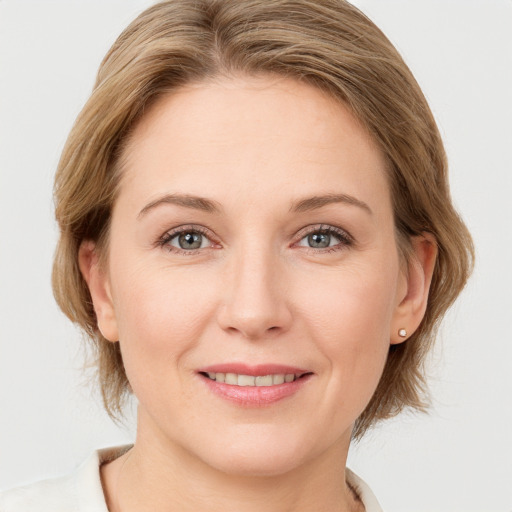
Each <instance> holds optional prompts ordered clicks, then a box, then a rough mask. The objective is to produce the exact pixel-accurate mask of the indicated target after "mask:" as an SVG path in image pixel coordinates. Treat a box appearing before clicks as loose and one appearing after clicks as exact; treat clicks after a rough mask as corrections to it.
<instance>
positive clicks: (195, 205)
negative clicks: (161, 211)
mask: <svg viewBox="0 0 512 512" xmlns="http://www.w3.org/2000/svg"><path fill="white" fill-rule="evenodd" d="M333 203H345V204H349V205H352V206H357V207H359V208H361V209H363V210H365V211H366V212H367V213H369V214H370V215H372V214H373V212H372V210H371V208H370V207H369V206H368V205H367V204H366V203H365V202H364V201H361V200H360V199H357V198H356V197H354V196H351V195H348V194H325V195H323V196H313V197H308V198H305V199H301V200H299V201H297V202H295V203H293V204H292V206H291V208H290V211H291V212H297V213H302V212H308V211H311V210H317V209H319V208H322V207H324V206H327V205H329V204H333ZM163 204H174V205H177V206H182V207H184V208H191V209H194V210H200V211H203V212H206V213H220V212H221V211H222V207H221V206H220V204H219V203H217V201H213V200H211V199H206V198H205V197H198V196H191V195H181V194H166V195H164V196H162V197H160V198H158V199H155V200H154V201H151V202H150V203H148V204H147V205H146V206H144V208H142V210H141V211H140V212H139V215H138V218H140V217H142V216H144V215H146V214H147V213H148V212H149V211H150V210H153V209H154V208H156V207H158V206H161V205H163Z"/></svg>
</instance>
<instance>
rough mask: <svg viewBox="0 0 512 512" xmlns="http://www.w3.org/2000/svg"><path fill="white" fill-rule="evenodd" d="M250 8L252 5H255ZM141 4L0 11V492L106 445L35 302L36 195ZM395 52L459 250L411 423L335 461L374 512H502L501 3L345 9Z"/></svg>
mask: <svg viewBox="0 0 512 512" xmlns="http://www.w3.org/2000/svg"><path fill="white" fill-rule="evenodd" d="M262 1H264V0H262ZM150 3H151V2H149V1H148V0H116V1H114V0H101V1H100V0H96V1H94V0H87V1H86V0H82V1H78V0H52V1H50V0H47V1H45V0H33V1H29V0H0V488H7V487H10V486H13V485H17V484H20V483H24V482H28V481H31V480H34V479H39V478H43V477H49V476H53V475H59V474H62V473H65V472H68V471H70V470H72V469H73V468H74V467H75V466H76V465H77V464H79V463H80V462H81V461H82V460H83V459H84V458H85V457H86V456H87V455H88V454H89V453H90V452H91V451H92V450H93V449H96V448H98V447H102V446H108V445H116V444H124V443H127V442H130V441H131V440H132V439H133V436H134V430H133V421H132V420H130V416H129V420H128V422H127V425H125V426H121V427H116V426H115V425H114V424H112V422H111V421H110V420H109V419H108V417H107V416H106V414H105V413H104V412H103V411H102V408H101V405H100V400H99V397H98V395H97V393H96V392H95V391H94V387H93V386H91V385H90V384H89V383H88V380H89V378H90V375H91V372H90V371H89V372H87V371H86V372H84V371H83V355H84V354H83V349H82V348H81V347H82V346H83V343H82V340H81V337H80V334H79V333H78V331H77V330H76V329H75V328H74V327H73V326H72V325H70V323H69V322H68V321H67V319H65V318H64V316H63V315H62V314H61V313H60V312H59V310H58V309H57V307H56V305H55V303H54V300H53V297H52V292H51V288H50V271H51V260H52V254H53V250H54V244H55V240H56V228H55V224H54V221H53V212H52V196H51V188H52V179H53V174H54V171H55V168H56V165H57V161H58V158H59V153H60V151H61V149H62V146H63V144H64V141H65V139H66V136H67V133H68V131H69V129H70V127H71V125H72V123H73V120H74V118H75V116H76V115H77V114H78V112H79V110H80V108H81V106H82V105H83V103H84V102H85V100H86V98H87V97H88V95H89V93H90V91H91V88H92V84H93V81H94V76H95V73H96V69H97V67H98V65H99V63H100V60H101V58H102V57H103V55H104V54H105V52H106V51H107V49H108V48H109V46H110V45H111V44H112V42H113V41H114V39H115V37H116V36H117V35H118V34H119V32H120V31H121V30H122V29H123V28H124V27H125V26H126V25H127V23H128V22H129V21H130V20H131V19H132V18H133V17H134V16H135V15H136V14H138V13H139V12H140V11H141V10H142V9H143V8H145V7H147V6H148V5H149V4H150ZM356 5H358V6H359V7H360V8H362V10H363V11H364V12H366V13H367V14H368V15H369V16H370V17H371V18H372V19H373V20H374V21H375V22H376V23H377V24H378V25H379V26H380V27H381V28H382V29H383V30H384V32H385V33H386V34H387V35H388V37H389V38H390V39H391V40H392V41H393V42H394V44H395V45H396V46H397V47H398V49H399V50H400V51H401V52H402V54H403V56H404V58H405V59H406V61H407V63H408V64H409V66H410V67H411V69H412V71H413V72H414V74H415V75H416V77H417V79H418V81H419V83H420V85H421V86H422V87H423V90H424V92H425V94H426V96H427V98H428V100H429V101H430V104H431V107H432V109H433V111H434V114H435V116H436V118H437V120H438V123H439V125H440V129H441V132H442V134H443V136H444V139H445V142H446V147H447V151H448V155H449V159H450V165H451V184H452V194H453V197H454V201H455V204H456V205H457V207H458V209H459V210H460V212H461V213H462V215H463V217H464V219H465V220H466V222H467V224H468V226H469V227H470V229H471V231H472V233H473V235H474V240H475V244H476V248H477V265H476V270H475V273H474V276H473V278H472V280H471V282H470V284H469V286H468V287H467V289H466V290H465V292H464V293H463V295H462V297H461V299H460V301H459V302H458V304H457V305H456V307H455V308H454V309H453V310H452V311H451V312H450V314H449V316H448V318H447V320H446V322H445V324H444V326H443V329H442V332H441V336H440V337H439V340H438V344H437V347H436V351H435V353H434V354H433V356H432V358H431V361H430V366H429V368H430V369H429V372H430V382H431V389H432V394H433V407H432V410H431V412H430V414H429V415H410V414H408V415H403V416H401V417H399V418H397V419H395V420H392V421H389V422H388V423H386V424H383V425H382V426H381V427H379V428H377V429H376V430H374V431H373V432H371V433H370V434H369V435H368V436H367V438H365V439H364V440H363V441H362V442H361V443H360V444H359V445H357V446H355V447H354V449H353V450H352V452H351V454H350V457H349V465H350V466H351V467H352V469H354V470H355V471H356V472H358V473H359V474H360V475H361V476H363V478H365V479H366V480H367V481H368V483H369V484H370V485H371V487H372V488H373V490H374V491H375V493H376V495H377V497H378V498H379V501H380V502H381V504H382V505H383V507H384V509H385V510H388V511H393V512H411V511H415V512H423V511H424V512H431V511H436V512H442V511H446V512H457V511H464V512H471V511H479V512H494V511H495V512H498V511H501V512H511V511H512V407H511V405H512V403H511V395H512V371H511V368H512V335H511V322H510V319H511V317H512V293H511V290H512V272H511V271H510V267H511V264H512V201H511V195H512V158H511V156H510V151H511V146H512V122H511V120H512V101H511V94H512V1H510V0H459V1H454V0H453V1H450V0H401V1H398V0H360V1H358V2H357V3H356Z"/></svg>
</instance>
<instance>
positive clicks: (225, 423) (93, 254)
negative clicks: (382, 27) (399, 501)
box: [0, 0, 472, 512]
mask: <svg viewBox="0 0 512 512" xmlns="http://www.w3.org/2000/svg"><path fill="white" fill-rule="evenodd" d="M55 197H56V215H57V219H58V222H59V226H60V229H61V238H60V242H59V246H58V249H57V253H56V257H55V266H54V290H55V294H56V297H57V300H58V302H59V305H60V306H61V308H62V309H63V311H64V312H65V313H66V314H67V315H68V316H69V317H70V318H71V319H72V320H73V321H74V322H76V323H78V324H79V325H80V326H81V327H82V328H83V329H84V330H85V331H86V332H87V333H88V335H89V336H90V338H91V339H92V340H93V341H94V343H95V344H96V348H97V354H98V369H99V377H100V384H101V389H102V392H103V397H104V402H105V406H106V408H107V410H108V411H109V413H110V414H111V415H112V416H113V417H116V416H118V415H119V414H120V413H121V410H122V402H123V397H124V396H125V395H126V393H128V392H133V393H134V395H135V396H136V398H137V400H138V403H139V408H138V425H137V437H136V441H135V444H134V445H133V447H131V446H130V447H123V448H119V449H112V450H107V451H102V452H100V453H97V454H95V456H93V457H92V458H91V459H90V460H89V461H88V462H87V464H86V465H85V466H84V467H83V468H82V469H81V470H80V471H79V472H78V473H77V474H75V475H73V476H70V477H68V478H66V479H62V480H58V481H53V482H46V483H43V484H36V485H35V486H32V487H30V488H26V489H23V490H15V491H11V492H9V493H6V494H5V495H4V496H3V497H2V498H0V505H1V507H0V508H1V509H2V510H4V509H5V510H6V511H10V510H27V509H34V510H56V509H58V507H60V508H61V509H63V510H67V509H70V508H71V507H73V506H74V507H75V508H76V507H78V509H79V510H107V508H108V510H110V511H111V512H112V511H123V512H130V511H131V510H139V511H143V510H163V511H164V510H182V511H185V510H221V509H222V510H226V509H228V510H230V509H239V510H253V509H254V510H256V509H258V510H260V509H261V508H262V507H263V506H264V507H265V508H266V509H269V510H290V509H292V508H293V509H294V510H299V511H300V510H304V511H305V510H333V511H335V510H336V511H339V510H343V511H349V510H350V511H352V510H354V511H355V510H367V511H368V512H371V511H375V510H380V507H379V505H378V503H377V501H376V499H375V497H374V496H373V494H372V493H371V491H370V490H369V489H368V487H367V486H366V485H365V484H364V482H363V481H362V480H361V479H359V478H358V477H357V476H356V475H354V474H353V473H351V472H350V471H349V470H347V469H345V463H346V458H347V454H348V450H349V445H350V441H351V439H353V438H360V437H361V436H362V435H363V434H364V433H365V432H366V431H367V430H368V428H370V427H371V426H372V425H373V424H375V423H376V422H377V421H379V420H382V419H385V418H387V417H390V416H393V415H395V414H397V413H398V412H400V411H401V410H402V409H404V408H405V407H413V408H416V409H422V408H424V407H425V404H424V402H423V401H422V399H421V396H422V394H423V392H424V382H423V375H422V371H421V369H422V362H423V360H424V357H425V354H426V353H427V351H428V349H429V346H430V344H431V341H432V339H433V337H434V334H435V329H436V326H437V325H438V322H439V320H440V319H441V317H442V316H443V314H444V312H445V311H446V309H447V308H448V307H449V305H450V304H451V303H452V302H453V300H454V299H455V298H456V296H457V295H458V293H459V292H460V290H461V289H462V287H463V286H464V284H465V282H466V280H467V277H468V275H469V270H470V266H471V259H472V247H471V240H470V237H469V234H468V233H467V230H466V228H465V227H464V225H463V223H462V222H461V220H460V219H459V217H458V216H457V214H456V213H455V211H454V209H453V207H452V205H451V201H450V197H449V193H448V184H447V176H446V162H445V155H444V151H443V147H442V143H441V140H440V137H439V133H438V131H437V128H436V126H435V122H434V120H433V117H432V115H431V113H430V110H429V108H428V106H427V104H426V101H425V99H424V97H423V95H422V93H421V91H420V90H419V88H418V86H417V84H416V82H415V81H414V78H413V77H412V75H411V74H410V71H409V70H408V69H407V67H406V66H405V64H404V63H403V61H402V60H401V58H400V57H399V55H398V54H397V53H396V50H395V49H394V48H393V47H392V45H391V44H390V43H389V42H388V41H387V39H386V38H385V37H384V36H383V34H382V33H381V32H380V31H379V30H378V29H377V28H376V27H375V26H374V25H373V24H372V23H371V22H370V21H369V20H368V19H367V18H366V17H365V16H364V15H362V14H361V13H360V12H359V11H358V10H357V9H355V8H354V7H352V6H351V5H350V4H348V3H346V2H342V1H339V0H331V1H322V2H320V1H318V2H311V1H306V0H303V1H300V0H295V1H291V0H290V1H282V0H281V1H278V0H276V1H268V2H263V3H262V2H256V1H249V0H247V1H246V0H242V1H240V0H236V1H235V0H226V1H222V0H219V1H204V2H202V1H197V0H175V1H169V2H163V3H160V4H157V5H155V6H154V7H152V8H150V9H148V10H147V11H146V12H144V13H143V14H142V15H141V16H140V17H139V18H138V19H137V20H135V21H134V22H133V23H132V24H131V25H130V26H129V27H128V28H127V29H126V31H125V32H124V33H123V34H122V35H121V36H120V37H119V39H118V40H117V42H116V43H115V44H114V46H113V48H112V49H111V50H110V52H109V53H108V54H107V56H106V58H105V60H104V62H103V63H102V66H101V68H100V71H99V74H98V79H97V84H96V87H95V89H94V91H93V94H92V96H91V98H90V100H89V101H88V103H87V104H86V106H85V107H84V110H83V111H82V113H81V115H80V116H79V118H78V120H77V123H76V125H75V127H74V129H73V131H72V133H71V134H70V137H69V139H68V142H67V145H66V147H65V149H64V152H63V155H62V159H61V163H60V166H59V169H58V172H57V176H56V186H55ZM77 502H78V503H79V504H78V505H76V503H77ZM2 507H3V508H2ZM31 507H32V508H31ZM36 507H37V508H36Z"/></svg>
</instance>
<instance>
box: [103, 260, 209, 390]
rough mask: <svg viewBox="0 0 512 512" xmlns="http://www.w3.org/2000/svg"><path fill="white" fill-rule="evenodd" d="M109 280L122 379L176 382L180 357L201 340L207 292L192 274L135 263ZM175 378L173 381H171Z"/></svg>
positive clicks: (135, 383)
mask: <svg viewBox="0 0 512 512" xmlns="http://www.w3.org/2000/svg"><path fill="white" fill-rule="evenodd" d="M126 268H130V269H131V270H130V271H129V272H123V268H122V267H121V268H118V271H117V272H116V274H115V275H114V276H113V277H114V279H113V281H115V282H116V283H117V287H116V288H115V289H114V293H115V297H116V301H115V310H116V317H117V320H118V327H119V339H120V343H121V350H122V353H123V360H124V363H125V368H126V372H127V376H128V379H129V381H130V383H131V385H132V387H133V389H134V391H135V393H136V394H138V393H137V389H138V388H141V387H144V383H147V382H150V381H151V382H155V380H159V379H167V380H168V379H169V378H172V376H178V375H179V373H178V372H176V371H173V370H175V369H176V368H178V367H180V366H182V365H183V359H184V358H183V355H184V354H185V353H186V352H187V351H189V350H191V349H193V348H194V346H195V345H196V344H197V343H198V342H199V340H200V338H201V333H202V332H203V331H204V328H205V323H206V322H207V321H208V318H210V317H211V315H210V313H209V312H210V311H211V309H212V308H213V297H214V293H213V292H214V290H213V287H208V288H206V289H204V286H203V284H204V276H201V275H199V274H198V273H197V272H193V271H192V270H190V271H189V270H186V269H185V270H182V271H181V270H180V271H178V272H176V271H175V270H171V269H165V268H155V267H152V266H151V265H148V264H146V265H141V264H140V263H138V264H137V263H135V264H134V265H132V266H128V265H127V266H126ZM176 378H177V377H176Z"/></svg>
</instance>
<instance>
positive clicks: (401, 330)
mask: <svg viewBox="0 0 512 512" xmlns="http://www.w3.org/2000/svg"><path fill="white" fill-rule="evenodd" d="M398 336H400V338H405V337H406V336H407V331H406V330H405V329H399V330H398Z"/></svg>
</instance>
